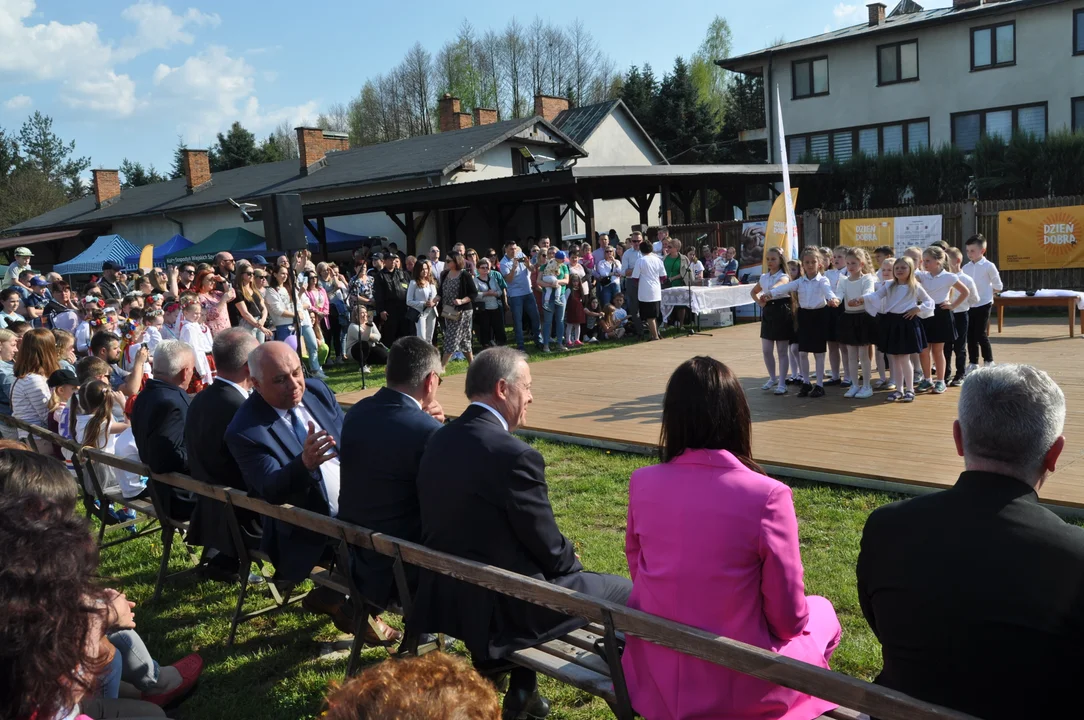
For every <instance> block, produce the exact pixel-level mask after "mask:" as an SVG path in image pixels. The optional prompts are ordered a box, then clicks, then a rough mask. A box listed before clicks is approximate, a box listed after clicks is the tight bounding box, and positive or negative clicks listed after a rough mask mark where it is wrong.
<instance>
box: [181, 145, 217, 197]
mask: <svg viewBox="0 0 1084 720" xmlns="http://www.w3.org/2000/svg"><path fill="white" fill-rule="evenodd" d="M181 162H182V164H183V165H184V185H185V188H187V190H188V194H189V195H191V194H193V193H197V192H199V191H200V190H203V189H204V188H206V187H208V186H209V185H210V184H211V163H210V161H208V159H207V151H206V150H189V149H188V148H185V149H184V150H181Z"/></svg>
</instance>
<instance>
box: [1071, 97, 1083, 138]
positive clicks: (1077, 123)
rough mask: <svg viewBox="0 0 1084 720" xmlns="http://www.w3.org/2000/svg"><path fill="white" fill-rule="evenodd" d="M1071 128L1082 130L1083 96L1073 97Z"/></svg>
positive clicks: (1077, 130)
mask: <svg viewBox="0 0 1084 720" xmlns="http://www.w3.org/2000/svg"><path fill="white" fill-rule="evenodd" d="M1072 102H1073V130H1074V131H1076V132H1080V131H1082V130H1084V97H1078V98H1073V101H1072Z"/></svg>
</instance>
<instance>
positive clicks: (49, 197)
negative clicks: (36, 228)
mask: <svg viewBox="0 0 1084 720" xmlns="http://www.w3.org/2000/svg"><path fill="white" fill-rule="evenodd" d="M67 202H68V197H67V194H66V193H65V192H64V188H63V186H61V185H59V184H57V183H55V182H53V181H52V180H51V179H49V177H48V176H47V175H45V174H44V173H43V172H41V171H40V170H37V169H35V168H32V167H26V166H23V167H19V168H17V169H15V170H14V171H12V172H11V173H10V174H9V175H8V176H7V177H5V178H2V179H0V230H3V229H4V228H9V227H11V226H12V225H18V224H19V223H21V222H23V221H24V220H29V219H30V218H32V217H37V216H38V215H41V214H42V213H47V212H49V211H50V210H55V209H56V208H58V207H60V206H62V205H64V204H65V203H67Z"/></svg>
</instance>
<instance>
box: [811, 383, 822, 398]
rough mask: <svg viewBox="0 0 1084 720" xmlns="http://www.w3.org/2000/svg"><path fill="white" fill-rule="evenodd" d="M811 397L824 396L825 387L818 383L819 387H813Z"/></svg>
mask: <svg viewBox="0 0 1084 720" xmlns="http://www.w3.org/2000/svg"><path fill="white" fill-rule="evenodd" d="M809 397H811V398H819V397H824V388H823V387H821V386H820V385H818V386H817V387H815V388H813V390H812V392H810V393H809Z"/></svg>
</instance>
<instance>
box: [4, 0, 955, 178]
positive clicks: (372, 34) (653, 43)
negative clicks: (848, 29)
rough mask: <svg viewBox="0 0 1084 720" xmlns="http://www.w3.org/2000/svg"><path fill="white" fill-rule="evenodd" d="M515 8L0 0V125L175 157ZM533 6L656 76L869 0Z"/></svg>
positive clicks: (301, 107)
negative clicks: (713, 41)
mask: <svg viewBox="0 0 1084 720" xmlns="http://www.w3.org/2000/svg"><path fill="white" fill-rule="evenodd" d="M947 4H949V0H935V1H934V2H927V3H924V5H925V6H926V7H941V6H944V5H947ZM519 7H521V4H519V3H508V2H507V1H506V0H502V1H500V2H498V1H497V0H471V1H470V2H467V3H450V2H447V0H441V1H439V2H438V1H434V0H414V2H394V3H392V2H372V1H370V0H362V1H354V2H345V1H343V0H338V1H335V2H313V1H312V0H307V1H306V2H281V1H279V0H275V1H272V2H267V1H265V2H255V1H253V0H229V2H211V1H210V0H188V1H187V2H173V1H172V0H138V1H137V0H122V1H120V2H112V1H110V0H96V1H95V2H86V0H81V1H79V2H76V1H74V0H48V1H44V0H39V1H38V2H35V0H0V48H3V50H0V127H3V128H5V129H7V130H10V131H17V130H18V127H19V126H20V125H21V124H22V122H23V120H24V119H25V118H26V116H27V115H28V114H29V113H30V112H33V111H34V110H41V111H42V112H44V113H47V114H49V115H52V116H53V118H54V121H55V129H56V130H57V132H58V133H59V134H60V135H61V136H62V137H64V138H66V139H69V140H70V139H74V140H75V141H76V143H77V147H76V150H77V152H78V153H79V154H80V155H87V156H90V157H91V159H92V161H93V167H106V168H116V167H117V166H118V165H119V164H120V161H121V159H122V158H124V157H128V158H129V159H132V160H139V161H142V162H144V163H154V164H155V165H156V166H157V167H158V168H159V169H161V170H165V169H167V168H168V167H169V164H170V160H171V157H172V151H173V147H174V146H175V144H176V141H177V136H178V135H183V136H184V138H185V141H186V142H187V143H188V145H189V147H206V146H207V145H208V144H210V142H211V141H213V139H214V133H215V132H217V131H219V130H222V129H223V128H225V127H227V126H228V125H229V124H230V123H231V122H232V121H233V120H241V121H242V122H243V123H244V124H245V126H246V127H248V128H249V129H251V130H253V131H254V132H256V133H257V134H261V135H266V134H267V133H269V132H270V131H271V129H273V128H274V127H275V126H276V125H277V124H279V123H280V122H282V121H287V122H289V123H290V124H291V126H294V125H298V124H301V123H303V122H305V121H306V120H308V121H312V120H314V119H315V117H316V115H317V114H318V113H319V112H320V110H321V109H323V108H324V107H326V106H327V105H329V104H330V103H334V102H347V101H349V100H350V99H351V98H352V97H353V96H355V95H356V94H357V92H358V90H359V89H360V87H361V85H362V83H363V82H364V80H365V78H366V77H369V76H372V75H376V74H377V73H381V72H385V71H387V70H389V69H390V68H392V67H394V66H395V65H396V64H398V63H399V61H400V60H401V59H402V57H403V54H404V53H405V52H406V50H407V49H409V48H410V47H411V46H412V45H413V44H414V43H415V42H416V41H420V42H421V43H422V44H423V45H425V46H426V47H427V48H429V49H430V50H431V51H433V52H434V53H435V52H436V51H437V50H438V49H439V48H440V46H441V45H442V44H443V43H444V41H445V40H447V39H449V38H450V37H451V36H452V35H454V33H455V31H456V29H457V28H458V27H459V25H460V24H461V23H462V21H463V20H464V19H467V20H469V21H470V22H471V23H472V24H473V26H474V27H475V29H476V31H479V32H483V31H485V30H486V29H488V28H490V27H492V28H497V29H499V28H501V27H503V26H504V25H505V24H506V23H507V22H508V20H509V19H511V17H512V15H513V14H515V15H517V17H518V18H519V20H520V21H522V22H524V23H525V24H526V23H530V22H531V21H532V20H533V19H534V17H535V14H534V13H523V12H517V8H519ZM538 7H539V9H540V12H539V13H538V14H539V15H540V16H541V17H542V18H543V19H544V20H547V21H550V22H555V23H567V22H569V21H571V20H572V19H574V18H576V17H578V18H580V19H581V20H583V22H584V23H585V24H586V26H587V27H588V29H589V30H590V31H591V32H592V34H593V35H594V38H595V40H596V41H597V42H598V44H599V46H600V48H601V49H603V50H604V51H605V52H606V53H607V54H608V55H609V56H610V57H612V58H613V60H614V62H615V64H616V66H617V68H619V69H621V70H623V69H626V68H627V67H628V66H629V65H631V64H634V63H635V64H641V65H642V64H643V63H650V64H651V65H652V66H653V67H654V68H655V71H656V74H657V75H660V76H661V74H662V72H663V71H665V70H666V69H668V68H669V67H670V66H671V65H672V64H673V60H674V57H675V56H677V55H683V56H686V57H688V56H689V55H690V54H691V53H692V52H693V51H694V50H695V49H696V47H697V45H699V43H700V41H701V39H702V38H703V35H704V32H705V29H706V27H707V25H708V23H709V22H710V21H711V20H712V18H713V17H714V16H715V15H717V14H719V15H723V16H724V17H726V18H727V20H728V21H729V22H730V26H731V28H732V30H733V32H734V54H741V53H744V52H749V51H753V50H757V49H760V48H762V47H764V46H765V45H767V44H768V43H770V42H771V41H772V40H773V39H775V38H777V37H779V36H783V37H785V38H786V39H787V40H797V39H799V38H802V37H808V36H810V35H815V34H818V33H820V32H824V31H825V30H827V29H832V28H836V27H843V26H845V25H852V24H855V23H858V22H864V20H865V17H866V8H865V6H864V5H863V4H861V3H860V2H858V0H851V1H850V2H848V1H846V0H844V1H842V2H841V1H840V0H834V1H833V0H760V2H757V3H750V2H746V1H741V2H739V1H738V0H722V1H720V0H716V1H715V2H707V1H706V0H670V1H669V2H666V3H662V4H660V3H659V2H657V0H651V1H648V0H625V1H624V2H621V3H617V4H613V3H602V2H598V1H597V0H595V1H593V2H583V1H582V0H580V1H579V2H572V1H570V0H549V1H548V2H546V3H542V4H539V5H538ZM663 8H665V10H663ZM889 9H891V6H890V8H889Z"/></svg>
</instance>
